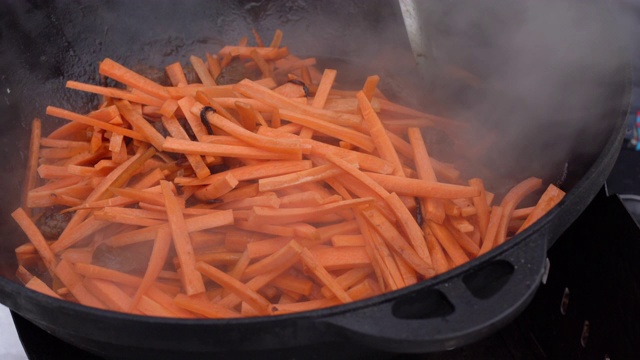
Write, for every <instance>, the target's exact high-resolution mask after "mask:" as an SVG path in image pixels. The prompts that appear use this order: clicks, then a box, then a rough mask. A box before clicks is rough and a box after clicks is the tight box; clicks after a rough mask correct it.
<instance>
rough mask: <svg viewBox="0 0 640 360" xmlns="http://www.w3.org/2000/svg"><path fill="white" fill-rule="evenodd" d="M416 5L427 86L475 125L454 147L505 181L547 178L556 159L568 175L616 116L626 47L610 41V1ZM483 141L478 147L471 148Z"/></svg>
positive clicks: (554, 175)
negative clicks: (429, 77)
mask: <svg viewBox="0 0 640 360" xmlns="http://www.w3.org/2000/svg"><path fill="white" fill-rule="evenodd" d="M421 5H422V7H421V8H422V10H424V14H422V15H421V16H423V17H424V18H423V19H422V20H423V22H424V23H426V24H428V26H427V27H426V29H425V30H426V31H430V32H431V38H432V39H433V42H434V43H433V49H434V55H435V57H436V62H437V63H438V65H437V66H439V67H440V68H439V69H437V70H438V71H439V76H436V79H435V81H436V85H435V87H434V88H432V89H431V91H432V92H435V93H437V96H438V98H439V100H440V101H442V102H444V103H445V104H446V105H447V106H446V108H447V113H448V115H450V116H452V117H454V118H457V119H463V120H466V121H468V122H471V123H474V124H477V125H479V127H475V126H474V127H473V128H472V129H473V130H472V132H470V133H468V134H464V136H463V137H464V139H465V142H464V144H459V145H461V146H462V147H464V148H465V149H467V150H469V151H468V152H470V153H467V155H468V156H470V157H477V158H480V159H481V160H482V161H481V162H482V163H484V164H485V165H486V166H487V167H490V168H491V169H492V170H497V171H498V175H501V176H507V177H512V178H514V180H517V178H520V179H522V178H523V177H526V176H541V177H544V178H546V180H547V181H552V182H555V181H557V180H560V179H559V178H560V177H561V176H562V173H563V169H564V167H565V166H568V168H569V171H570V172H571V168H572V166H573V165H574V163H575V162H576V161H579V159H580V158H581V157H584V156H594V155H595V154H597V153H598V151H600V148H601V146H602V145H603V141H604V140H605V139H606V137H604V134H605V133H606V132H607V131H609V132H610V131H611V129H612V127H613V125H614V122H616V121H620V115H621V114H620V111H622V110H624V109H622V106H623V103H624V102H623V100H622V97H623V95H624V94H623V93H622V92H620V91H619V90H620V89H621V88H623V87H624V85H625V83H624V80H625V77H627V76H628V74H627V72H626V69H625V66H626V63H627V62H628V54H627V53H626V51H625V50H624V49H623V48H622V47H621V45H620V43H619V42H616V39H619V38H620V36H621V34H618V33H617V32H616V31H617V30H619V29H616V28H615V24H616V22H615V19H614V18H613V14H612V9H611V6H610V4H607V3H603V2H596V1H584V2H583V1H567V0H562V1H558V0H543V1H523V2H512V1H500V0H490V1H481V2H480V1H456V2H436V1H429V2H422V3H421ZM450 66H455V67H460V68H463V69H465V70H467V71H469V72H471V73H473V74H475V75H477V76H478V77H479V78H480V82H481V84H480V85H479V86H477V87H473V86H469V85H468V84H465V82H464V81H460V79H459V78H456V77H455V76H451V75H450V74H447V70H446V68H447V67H450ZM615 89H618V92H616V90H615ZM616 107H617V108H616ZM487 137H493V138H494V141H493V143H491V142H487V141H486V140H487ZM487 144H489V146H488V147H487V146H484V149H485V150H486V152H484V153H480V151H479V150H477V151H476V150H473V149H480V148H482V147H483V146H482V145H487ZM567 164H568V165H567ZM569 181H573V180H571V179H569Z"/></svg>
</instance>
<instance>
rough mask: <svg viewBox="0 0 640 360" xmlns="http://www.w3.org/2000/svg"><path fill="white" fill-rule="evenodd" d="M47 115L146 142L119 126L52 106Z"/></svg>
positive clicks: (143, 138) (136, 134) (133, 132)
mask: <svg viewBox="0 0 640 360" xmlns="http://www.w3.org/2000/svg"><path fill="white" fill-rule="evenodd" d="M46 113H47V115H50V116H55V117H58V118H61V119H66V120H70V121H76V122H79V123H82V124H85V125H89V126H95V127H98V128H101V129H105V130H107V131H111V132H115V133H118V134H121V135H123V136H126V137H129V138H132V139H136V140H146V138H145V137H144V136H143V135H141V134H139V133H137V132H135V131H132V130H129V129H125V128H122V127H119V126H115V125H111V124H109V123H106V122H102V121H99V120H95V119H93V118H91V117H88V116H84V115H80V114H76V113H74V112H71V111H69V110H64V109H60V108H57V107H54V106H47V111H46Z"/></svg>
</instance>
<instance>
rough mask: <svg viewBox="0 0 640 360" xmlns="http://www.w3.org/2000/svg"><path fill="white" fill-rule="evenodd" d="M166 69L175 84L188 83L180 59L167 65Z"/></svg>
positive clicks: (183, 84) (182, 84)
mask: <svg viewBox="0 0 640 360" xmlns="http://www.w3.org/2000/svg"><path fill="white" fill-rule="evenodd" d="M164 70H165V72H166V73H167V76H168V77H169V81H170V82H171V84H172V85H173V86H185V85H187V83H188V82H187V77H186V76H185V74H184V70H183V69H182V64H180V62H179V61H176V62H174V63H172V64H170V65H167V66H166V67H165V68H164Z"/></svg>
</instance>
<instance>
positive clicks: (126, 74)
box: [98, 58, 169, 99]
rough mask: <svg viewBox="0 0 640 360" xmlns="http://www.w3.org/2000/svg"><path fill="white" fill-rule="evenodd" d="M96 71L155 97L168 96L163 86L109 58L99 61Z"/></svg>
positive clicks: (162, 97) (163, 97)
mask: <svg viewBox="0 0 640 360" xmlns="http://www.w3.org/2000/svg"><path fill="white" fill-rule="evenodd" d="M98 71H99V72H100V74H102V75H104V76H107V77H110V78H112V79H114V80H116V81H119V82H121V83H123V84H125V85H127V86H130V87H132V88H134V89H138V90H140V91H142V92H144V93H147V94H149V95H151V96H154V97H156V98H159V99H167V98H169V94H168V93H167V90H165V88H164V87H162V86H161V85H159V84H157V83H155V82H153V81H152V80H149V79H148V78H146V77H144V76H142V75H140V74H138V73H136V72H135V71H132V70H130V69H128V68H126V67H124V66H122V65H121V64H118V63H117V62H115V61H113V60H111V59H108V58H107V59H104V60H103V61H102V62H100V67H99V69H98Z"/></svg>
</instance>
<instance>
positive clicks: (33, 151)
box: [22, 118, 42, 216]
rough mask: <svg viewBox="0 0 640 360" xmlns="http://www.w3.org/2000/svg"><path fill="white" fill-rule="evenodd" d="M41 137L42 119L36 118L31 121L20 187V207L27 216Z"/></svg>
mask: <svg viewBox="0 0 640 360" xmlns="http://www.w3.org/2000/svg"><path fill="white" fill-rule="evenodd" d="M41 137H42V121H40V119H38V118H36V119H33V121H32V122H31V137H30V140H29V155H28V158H27V167H26V169H25V184H24V187H23V189H22V207H23V209H24V210H25V212H26V214H27V215H28V216H30V215H31V209H30V208H29V206H27V197H28V195H29V192H30V191H31V190H32V189H33V188H35V187H36V184H37V182H38V174H37V168H38V154H39V153H40V145H41V141H42V140H41Z"/></svg>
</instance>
